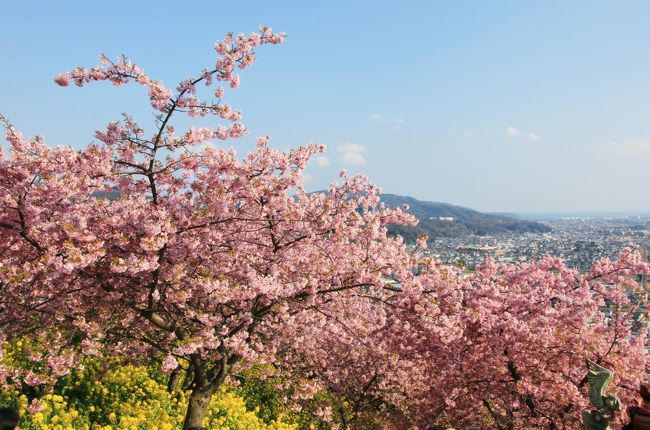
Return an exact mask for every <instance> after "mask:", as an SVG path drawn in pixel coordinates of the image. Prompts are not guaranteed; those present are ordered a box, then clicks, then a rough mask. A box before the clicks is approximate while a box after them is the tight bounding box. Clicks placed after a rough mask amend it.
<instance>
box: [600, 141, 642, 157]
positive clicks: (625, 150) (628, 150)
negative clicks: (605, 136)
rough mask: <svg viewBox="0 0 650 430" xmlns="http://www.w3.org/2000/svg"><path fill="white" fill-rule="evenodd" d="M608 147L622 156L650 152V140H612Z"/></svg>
mask: <svg viewBox="0 0 650 430" xmlns="http://www.w3.org/2000/svg"><path fill="white" fill-rule="evenodd" d="M606 148H608V149H610V150H612V151H614V152H615V153H616V154H618V155H620V156H621V157H629V156H634V155H644V154H650V140H632V139H627V140H624V141H622V142H610V143H609V144H607V145H606Z"/></svg>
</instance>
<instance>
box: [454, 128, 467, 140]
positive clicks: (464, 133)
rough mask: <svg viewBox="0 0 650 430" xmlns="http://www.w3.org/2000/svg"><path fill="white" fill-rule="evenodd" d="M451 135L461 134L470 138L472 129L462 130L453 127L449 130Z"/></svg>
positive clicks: (465, 137) (460, 135)
mask: <svg viewBox="0 0 650 430" xmlns="http://www.w3.org/2000/svg"><path fill="white" fill-rule="evenodd" d="M449 135H450V136H459V137H462V138H463V139H469V138H470V137H472V130H460V129H457V128H452V129H451V130H449Z"/></svg>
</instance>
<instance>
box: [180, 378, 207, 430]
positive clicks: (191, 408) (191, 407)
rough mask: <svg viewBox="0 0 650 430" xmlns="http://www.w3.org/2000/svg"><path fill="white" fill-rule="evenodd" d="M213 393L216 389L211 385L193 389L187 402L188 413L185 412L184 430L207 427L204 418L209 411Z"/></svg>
mask: <svg viewBox="0 0 650 430" xmlns="http://www.w3.org/2000/svg"><path fill="white" fill-rule="evenodd" d="M212 394H214V390H213V389H211V387H206V388H195V389H194V390H193V391H192V394H190V398H189V401H188V403H187V413H186V414H185V422H184V423H183V430H189V429H194V428H196V429H201V428H205V427H203V420H204V419H205V416H206V414H207V413H208V407H209V406H210V400H211V399H212Z"/></svg>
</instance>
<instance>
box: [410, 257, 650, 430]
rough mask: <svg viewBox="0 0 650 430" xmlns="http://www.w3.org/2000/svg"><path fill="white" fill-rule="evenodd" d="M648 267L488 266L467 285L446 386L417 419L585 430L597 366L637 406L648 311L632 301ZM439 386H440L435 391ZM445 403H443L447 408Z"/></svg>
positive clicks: (629, 261)
mask: <svg viewBox="0 0 650 430" xmlns="http://www.w3.org/2000/svg"><path fill="white" fill-rule="evenodd" d="M647 272H648V264H647V263H646V262H644V261H643V260H642V259H641V258H640V256H639V254H638V253H636V252H632V251H631V250H627V251H625V252H624V253H623V254H622V255H621V256H620V257H619V258H618V259H617V260H616V261H609V260H602V261H597V262H595V263H594V265H593V267H592V269H591V270H590V271H589V272H588V273H579V272H578V271H576V270H573V269H569V268H567V267H565V266H564V265H563V263H562V262H561V261H560V260H559V259H557V258H550V257H549V258H546V259H544V260H542V261H540V262H537V263H527V264H521V265H507V264H497V263H495V262H494V261H491V260H490V261H488V262H487V263H486V264H485V265H484V266H482V267H480V268H479V269H478V270H477V272H476V273H475V274H473V275H472V276H470V277H469V278H467V279H465V280H464V282H463V283H462V284H461V288H462V292H463V299H462V303H463V322H462V323H460V324H461V325H462V326H463V330H464V333H463V337H462V339H461V341H460V342H454V343H451V344H450V345H449V347H448V349H447V354H448V355H450V356H453V359H451V361H450V362H448V364H446V365H445V366H443V367H440V366H437V363H436V361H434V360H429V361H428V362H426V363H425V366H428V367H429V369H430V372H431V373H434V374H435V373H436V372H442V375H443V378H444V380H445V381H446V384H447V385H446V386H447V387H448V389H447V390H446V391H444V392H440V391H437V390H432V392H431V393H430V394H429V395H428V396H425V397H423V398H421V399H420V400H421V404H420V405H418V406H417V407H418V408H419V412H418V415H419V419H420V420H424V421H425V422H436V423H440V424H449V423H453V424H454V425H469V424H470V423H475V424H480V425H483V426H485V427H488V428H496V429H518V428H530V429H532V428H535V429H549V430H550V429H579V428H582V421H581V414H582V411H583V410H585V408H588V407H589V401H588V398H587V396H586V390H587V388H588V387H587V385H586V383H587V379H586V375H587V368H586V365H585V360H586V359H590V360H593V361H596V362H598V363H600V364H602V365H603V366H605V367H608V368H610V369H612V370H613V371H614V372H615V379H614V380H613V382H612V387H613V388H614V389H616V390H618V394H619V396H620V397H621V398H622V399H623V400H624V402H627V403H628V404H630V403H631V402H632V401H633V399H634V398H635V394H636V392H637V390H638V384H639V382H640V381H641V380H643V379H644V378H645V377H646V373H645V371H646V369H647V367H648V356H647V346H648V345H647V331H646V327H645V325H646V324H647V319H646V317H645V316H644V314H645V312H646V311H645V308H644V306H645V304H644V303H641V302H635V301H633V300H631V299H630V297H633V296H634V294H635V293H636V294H638V293H639V292H640V291H639V289H640V288H641V286H640V285H638V283H637V281H636V279H635V278H636V274H638V273H647ZM433 388H437V387H435V386H434V387H433ZM441 400H445V401H444V402H443V401H441Z"/></svg>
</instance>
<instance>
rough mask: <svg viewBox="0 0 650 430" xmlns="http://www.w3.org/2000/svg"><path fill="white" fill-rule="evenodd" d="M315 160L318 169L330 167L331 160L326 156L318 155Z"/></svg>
mask: <svg viewBox="0 0 650 430" xmlns="http://www.w3.org/2000/svg"><path fill="white" fill-rule="evenodd" d="M314 160H315V161H316V165H317V166H318V167H325V166H329V165H330V159H329V158H328V157H326V156H324V155H317V156H316V157H315V158H314Z"/></svg>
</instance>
